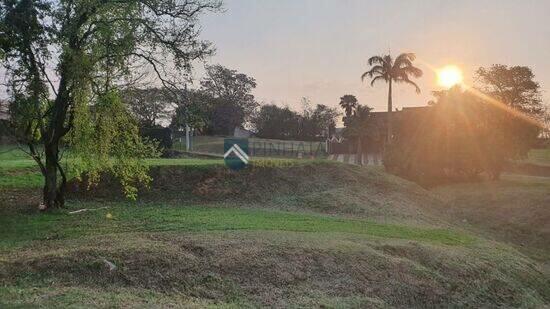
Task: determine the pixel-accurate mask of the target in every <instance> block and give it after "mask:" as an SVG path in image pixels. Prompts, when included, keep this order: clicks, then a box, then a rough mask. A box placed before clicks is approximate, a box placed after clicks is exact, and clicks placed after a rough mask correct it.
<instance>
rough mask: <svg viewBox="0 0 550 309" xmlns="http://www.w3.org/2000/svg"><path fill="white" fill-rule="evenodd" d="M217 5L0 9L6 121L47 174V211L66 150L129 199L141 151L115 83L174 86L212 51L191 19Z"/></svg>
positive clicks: (205, 1)
mask: <svg viewBox="0 0 550 309" xmlns="http://www.w3.org/2000/svg"><path fill="white" fill-rule="evenodd" d="M220 5H221V4H220V2H218V1H215V0H185V1H183V0H176V1H173V0H122V1H120V0H73V1H65V0H60V1H53V0H52V1H48V0H6V1H2V2H1V3H0V32H1V33H0V34H1V35H0V55H2V65H3V67H4V69H5V70H6V72H7V76H8V77H9V82H10V97H11V104H10V118H11V121H12V123H13V126H14V128H16V131H17V138H18V140H19V141H20V142H22V143H24V144H26V145H27V146H28V149H29V152H30V154H31V156H32V158H33V159H34V160H35V161H36V162H37V164H38V166H39V167H40V170H41V172H42V174H43V176H44V179H45V184H44V193H43V197H44V206H45V208H46V209H48V208H51V207H54V206H63V204H64V188H65V182H66V175H65V171H64V170H63V169H62V167H61V165H60V163H59V160H60V158H61V153H60V146H61V145H63V144H68V145H70V146H71V148H72V152H74V153H75V154H78V155H80V156H81V157H82V158H83V161H84V162H85V164H84V165H85V167H86V168H91V170H87V171H88V172H89V173H91V174H92V175H99V174H98V173H99V171H100V170H102V169H110V170H113V171H114V172H115V175H116V176H120V177H121V182H122V184H123V186H124V187H125V188H126V189H127V194H129V195H130V196H131V195H133V194H135V192H134V191H135V190H134V189H135V187H134V186H133V185H131V184H132V183H135V182H142V181H146V180H147V177H146V174H145V173H144V170H145V169H146V166H145V165H144V164H142V161H141V160H139V159H140V158H142V157H143V156H144V154H145V153H146V150H147V149H148V147H147V146H146V145H143V144H141V143H139V140H138V139H136V137H137V136H138V134H137V126H136V125H135V124H134V122H133V121H132V120H131V118H129V117H127V113H125V112H124V111H125V110H126V108H125V106H124V104H123V103H122V102H121V100H120V96H119V95H118V92H117V91H116V88H117V85H120V84H121V83H122V81H123V80H124V79H126V78H129V77H132V76H133V75H134V74H135V73H137V72H136V71H137V70H138V69H139V70H142V71H144V72H148V71H150V72H153V73H154V76H155V77H156V78H157V79H158V80H160V82H161V83H162V84H163V86H165V87H167V88H174V87H175V86H176V83H175V82H174V78H172V76H171V75H169V74H167V72H171V73H177V72H181V73H189V71H190V70H191V64H192V61H194V60H196V59H202V58H204V57H205V56H208V55H210V54H212V52H213V50H212V48H211V45H210V44H209V43H208V42H204V41H201V40H200V39H199V30H198V29H199V28H198V27H197V21H198V19H197V18H198V16H199V14H201V13H203V12H205V11H212V10H217V9H218V8H219V7H220ZM52 70H53V71H52ZM38 145H41V149H43V153H41V151H39V150H38V149H39V148H38V147H37V146H38ZM112 157H114V158H116V159H115V160H114V161H113V160H109V159H110V158H112ZM106 158H107V160H106ZM113 162H115V163H117V164H115V163H113ZM59 177H60V178H61V181H60V182H59ZM92 178H94V177H92Z"/></svg>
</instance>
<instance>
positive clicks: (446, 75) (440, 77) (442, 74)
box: [437, 65, 462, 88]
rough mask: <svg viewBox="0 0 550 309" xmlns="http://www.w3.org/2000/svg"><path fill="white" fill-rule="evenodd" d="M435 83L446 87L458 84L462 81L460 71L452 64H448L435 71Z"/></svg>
mask: <svg viewBox="0 0 550 309" xmlns="http://www.w3.org/2000/svg"><path fill="white" fill-rule="evenodd" d="M437 83H438V84H439V85H440V86H443V87H446V88H451V87H452V86H454V85H456V84H460V83H462V71H460V69H459V68H458V67H456V66H454V65H448V66H446V67H444V68H442V69H441V70H439V71H438V72H437Z"/></svg>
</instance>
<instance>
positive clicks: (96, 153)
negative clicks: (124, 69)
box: [68, 91, 158, 199]
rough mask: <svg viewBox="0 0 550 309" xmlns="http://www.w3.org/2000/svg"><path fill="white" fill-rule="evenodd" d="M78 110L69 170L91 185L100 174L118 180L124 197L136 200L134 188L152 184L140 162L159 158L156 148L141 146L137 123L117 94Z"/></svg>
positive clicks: (149, 144)
mask: <svg viewBox="0 0 550 309" xmlns="http://www.w3.org/2000/svg"><path fill="white" fill-rule="evenodd" d="M93 107H94V112H93V114H91V113H90V112H89V108H88V107H87V106H79V108H82V109H83V110H81V111H79V112H78V113H77V114H76V115H77V118H76V119H75V128H74V129H73V130H72V132H71V134H70V138H69V140H68V142H69V146H70V148H71V154H72V155H73V156H75V157H76V159H75V160H71V161H70V162H71V170H72V171H73V172H74V173H75V174H76V176H77V177H80V176H81V175H83V174H84V173H85V174H86V176H87V178H88V179H89V182H90V183H91V184H96V183H98V182H99V180H100V176H101V173H102V172H108V173H110V174H112V175H114V176H115V177H117V178H118V179H120V182H121V184H122V188H123V190H124V192H125V194H126V196H127V197H129V198H132V199H135V198H136V194H137V185H138V184H144V185H147V183H148V182H149V181H150V180H151V179H150V177H149V176H148V175H147V171H148V166H147V164H146V163H145V161H144V160H143V159H145V158H150V157H155V156H158V153H157V151H156V145H155V144H153V143H150V142H144V141H143V140H142V139H141V136H140V134H139V128H138V125H137V123H136V122H135V121H134V119H133V118H132V117H131V115H130V113H129V112H128V111H127V109H126V108H125V106H124V104H123V102H122V101H121V100H120V98H119V96H118V94H117V93H116V92H114V91H111V92H109V93H107V94H105V95H102V96H101V97H100V98H99V99H98V101H97V103H96V104H95V105H94V106H93Z"/></svg>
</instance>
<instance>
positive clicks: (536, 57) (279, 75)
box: [201, 0, 550, 110]
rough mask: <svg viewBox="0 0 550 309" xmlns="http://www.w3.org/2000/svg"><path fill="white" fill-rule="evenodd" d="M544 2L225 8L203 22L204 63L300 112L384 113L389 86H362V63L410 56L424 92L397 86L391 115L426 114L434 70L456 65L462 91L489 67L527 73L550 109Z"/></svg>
mask: <svg viewBox="0 0 550 309" xmlns="http://www.w3.org/2000/svg"><path fill="white" fill-rule="evenodd" d="M549 13H550V0H537V1H535V0H532V1H529V0H522V1H520V0H517V1H512V0H499V1H489V0H477V1H470V0H464V1H460V0H454V1H443V0H440V1H438V0H402V1H391V0H385V1H366V0H225V1H224V12H223V13H215V14H208V15H205V16H203V17H202V18H201V24H202V30H203V32H202V37H203V39H206V40H209V41H211V42H212V43H213V44H214V45H215V47H216V49H217V52H216V55H215V56H213V57H212V58H210V59H209V60H208V62H209V63H212V64H217V63H219V64H222V65H224V66H226V67H229V68H232V69H236V70H238V71H240V72H243V73H245V74H247V75H250V76H252V77H254V78H255V79H256V81H257V83H258V86H257V88H256V89H255V91H254V95H255V96H256V98H257V99H258V100H259V101H261V102H264V103H274V104H277V105H281V106H284V105H288V106H290V107H291V108H294V109H300V107H301V103H300V101H301V98H302V97H308V98H309V99H310V100H311V103H313V104H325V105H329V106H332V107H337V106H338V102H339V98H340V97H341V96H343V95H344V94H353V95H355V96H357V98H358V100H359V103H360V104H366V105H368V106H371V107H373V108H374V109H375V110H384V109H385V108H387V107H386V106H387V85H385V84H383V83H380V84H377V85H375V86H374V87H371V86H370V84H369V83H367V82H361V78H360V77H361V74H362V73H363V72H365V71H367V70H368V65H367V59H368V58H369V57H370V56H373V55H382V54H387V53H388V52H390V53H391V54H392V55H394V56H395V55H397V54H399V53H402V52H414V53H416V55H417V57H418V59H417V61H416V64H417V66H418V67H419V68H421V69H422V70H423V71H424V76H423V77H422V78H420V79H418V80H417V81H416V82H417V83H418V85H419V86H420V88H421V89H422V93H421V94H420V95H417V94H416V93H415V91H414V88H412V87H410V86H408V85H405V84H400V85H397V87H395V88H394V106H395V107H397V108H402V107H405V106H422V105H426V103H427V102H428V101H429V100H430V99H432V96H431V92H432V91H434V90H439V89H441V87H440V86H438V85H437V82H436V74H435V72H434V71H433V68H440V67H443V66H445V65H449V64H452V65H456V66H458V67H459V68H460V69H461V70H462V71H463V75H464V78H465V83H467V84H472V82H473V81H472V78H473V73H474V71H475V70H476V69H477V68H478V67H480V66H489V65H491V64H494V63H499V64H506V65H525V66H529V67H531V68H532V69H533V72H534V74H535V79H536V80H537V81H538V82H540V84H541V86H542V90H543V96H544V100H545V102H546V103H547V104H548V103H550V95H549V93H548V90H550V15H549Z"/></svg>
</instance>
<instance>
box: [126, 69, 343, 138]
mask: <svg viewBox="0 0 550 309" xmlns="http://www.w3.org/2000/svg"><path fill="white" fill-rule="evenodd" d="M255 87H256V81H255V79H254V78H253V77H251V76H248V75H246V74H244V73H239V72H237V71H236V70H232V69H229V68H226V67H224V66H222V65H219V64H218V65H209V66H206V74H205V77H203V78H202V79H201V80H200V86H199V87H198V88H197V89H183V90H179V92H180V93H179V96H177V97H179V98H181V99H179V100H176V99H175V96H174V95H173V93H172V92H171V91H168V90H167V89H163V88H135V87H130V88H125V89H122V90H121V93H122V98H123V99H124V100H125V102H126V103H127V104H128V106H129V109H130V111H131V112H132V113H133V114H134V116H135V117H136V119H137V120H138V121H139V123H140V125H141V126H142V127H163V126H169V127H170V128H172V129H174V130H180V129H182V128H184V127H185V125H189V126H190V127H192V128H194V129H195V130H196V131H198V132H199V134H205V135H225V136H231V135H233V132H234V129H235V128H236V127H240V128H249V129H250V130H252V131H254V133H255V135H256V136H258V137H263V138H273V139H289V140H304V141H310V140H319V139H321V138H324V137H327V136H328V134H329V131H330V130H334V128H335V126H336V119H337V117H338V115H339V112H338V111H337V110H336V109H335V108H331V107H328V106H326V105H323V104H316V105H315V106H314V107H313V106H312V103H311V102H310V101H309V99H307V98H303V99H302V102H301V105H302V110H301V111H295V110H292V109H290V108H289V107H279V106H277V105H275V104H260V103H258V102H257V101H256V99H255V97H254V95H253V94H252V90H253V89H254V88H255Z"/></svg>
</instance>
